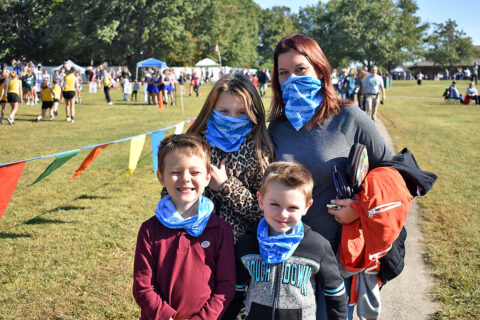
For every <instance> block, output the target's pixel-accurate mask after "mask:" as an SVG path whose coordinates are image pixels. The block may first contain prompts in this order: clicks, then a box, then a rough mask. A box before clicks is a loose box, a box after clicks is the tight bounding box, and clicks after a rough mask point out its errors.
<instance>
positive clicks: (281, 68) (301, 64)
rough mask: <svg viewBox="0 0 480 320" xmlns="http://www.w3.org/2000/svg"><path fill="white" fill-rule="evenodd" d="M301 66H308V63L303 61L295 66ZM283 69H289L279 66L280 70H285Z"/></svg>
mask: <svg viewBox="0 0 480 320" xmlns="http://www.w3.org/2000/svg"><path fill="white" fill-rule="evenodd" d="M300 66H307V64H306V63H304V62H301V63H298V64H296V65H295V68H297V67H300ZM283 69H287V68H284V67H281V66H279V67H278V70H283Z"/></svg>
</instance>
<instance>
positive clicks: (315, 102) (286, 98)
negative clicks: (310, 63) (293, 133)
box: [280, 76, 323, 131]
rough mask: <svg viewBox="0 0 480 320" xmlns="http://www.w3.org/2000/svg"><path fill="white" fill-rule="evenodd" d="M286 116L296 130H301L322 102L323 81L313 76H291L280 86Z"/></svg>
mask: <svg viewBox="0 0 480 320" xmlns="http://www.w3.org/2000/svg"><path fill="white" fill-rule="evenodd" d="M280 89H281V90H282V100H283V103H284V104H285V116H286V117H287V119H288V121H290V123H291V124H292V126H293V127H294V128H295V130H297V131H298V130H300V129H301V128H302V127H303V126H304V125H305V124H306V123H307V122H308V121H310V119H312V117H313V115H314V114H315V111H316V110H317V108H318V107H319V106H320V105H321V104H322V101H323V95H322V92H321V89H322V82H321V81H320V80H319V79H317V78H312V77H295V76H294V77H289V78H288V79H287V81H285V82H284V83H283V84H282V86H281V87H280Z"/></svg>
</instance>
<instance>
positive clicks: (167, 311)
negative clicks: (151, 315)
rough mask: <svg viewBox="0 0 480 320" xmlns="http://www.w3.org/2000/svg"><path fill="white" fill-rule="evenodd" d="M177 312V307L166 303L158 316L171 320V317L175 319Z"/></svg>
mask: <svg viewBox="0 0 480 320" xmlns="http://www.w3.org/2000/svg"><path fill="white" fill-rule="evenodd" d="M176 313H177V311H175V309H173V308H172V307H170V306H169V305H168V304H164V306H163V307H162V310H160V311H159V312H158V316H159V318H160V319H168V320H169V319H174V318H175V314H176Z"/></svg>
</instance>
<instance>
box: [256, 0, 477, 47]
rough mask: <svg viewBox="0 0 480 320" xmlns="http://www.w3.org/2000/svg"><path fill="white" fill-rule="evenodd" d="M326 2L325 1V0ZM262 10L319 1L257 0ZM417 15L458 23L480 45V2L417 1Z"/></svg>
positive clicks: (432, 21) (472, 0) (435, 21)
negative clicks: (479, 17)
mask: <svg viewBox="0 0 480 320" xmlns="http://www.w3.org/2000/svg"><path fill="white" fill-rule="evenodd" d="M323 1H325V0H323ZM255 2H256V3H258V4H259V5H260V6H261V7H262V8H264V9H265V8H271V7H273V6H286V7H290V8H291V9H292V11H293V12H297V11H298V9H299V8H301V7H305V6H307V5H312V4H317V3H318V0H293V1H292V0H255ZM416 2H417V5H418V7H419V9H418V11H417V15H418V16H420V18H421V19H422V21H424V22H429V23H443V22H445V21H446V20H447V19H452V20H455V22H457V25H458V26H459V29H461V30H463V31H464V32H465V33H466V34H467V36H469V37H471V38H472V40H473V44H474V45H477V46H478V45H480V23H479V22H478V21H479V19H478V16H479V14H480V0H454V1H452V0H417V1H416Z"/></svg>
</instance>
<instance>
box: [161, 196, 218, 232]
mask: <svg viewBox="0 0 480 320" xmlns="http://www.w3.org/2000/svg"><path fill="white" fill-rule="evenodd" d="M212 212H213V202H212V200H210V199H208V198H207V197H204V196H200V198H199V199H198V213H197V214H196V215H194V216H192V217H190V218H187V219H184V218H183V217H182V216H181V215H180V214H179V213H178V212H177V209H176V208H175V205H174V204H173V202H172V200H171V198H170V195H168V196H166V197H163V198H162V199H161V200H160V201H159V202H158V205H157V209H156V210H155V215H156V216H157V219H158V220H159V221H160V222H161V223H162V224H163V225H164V226H165V227H167V228H170V229H185V231H186V232H188V234H190V235H191V236H193V237H198V236H200V235H201V234H202V233H203V230H205V227H206V226H207V223H208V220H209V219H210V216H211V215H212Z"/></svg>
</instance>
